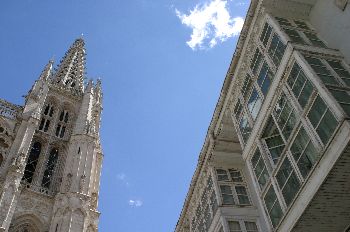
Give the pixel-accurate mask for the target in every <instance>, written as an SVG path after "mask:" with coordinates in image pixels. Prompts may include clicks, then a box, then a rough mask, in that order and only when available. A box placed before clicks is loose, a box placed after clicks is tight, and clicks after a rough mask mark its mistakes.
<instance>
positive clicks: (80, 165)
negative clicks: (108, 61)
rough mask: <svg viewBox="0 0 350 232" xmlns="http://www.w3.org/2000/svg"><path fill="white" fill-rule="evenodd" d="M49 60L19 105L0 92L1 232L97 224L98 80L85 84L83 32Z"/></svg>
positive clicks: (92, 229)
mask: <svg viewBox="0 0 350 232" xmlns="http://www.w3.org/2000/svg"><path fill="white" fill-rule="evenodd" d="M52 66H53V62H52V61H50V62H49V63H48V64H47V65H46V66H45V68H44V70H43V72H42V73H41V75H40V77H39V78H38V79H37V80H36V81H35V83H34V85H33V86H32V88H31V89H30V91H29V92H28V94H27V95H26V97H25V104H24V106H17V105H14V104H11V103H9V102H7V101H5V100H2V99H0V231H6V232H67V231H72V232H79V231H81V232H83V231H87V232H96V231H97V226H98V219H99V215H100V213H99V212H98V211H97V207H98V194H99V185H100V172H101V165H102V159H103V154H102V148H101V143H100V135H99V130H100V118H101V111H102V91H101V82H100V80H98V81H97V83H96V84H94V83H93V82H92V80H90V81H89V82H88V83H87V84H84V78H85V48H84V41H83V39H77V40H76V41H75V42H74V43H73V45H72V46H71V47H70V48H69V50H68V51H67V53H66V54H65V56H64V57H63V59H62V61H61V62H60V64H59V65H58V67H57V70H53V69H52Z"/></svg>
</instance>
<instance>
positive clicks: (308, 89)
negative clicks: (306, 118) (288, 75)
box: [298, 72, 314, 108]
mask: <svg viewBox="0 0 350 232" xmlns="http://www.w3.org/2000/svg"><path fill="white" fill-rule="evenodd" d="M300 75H304V73H303V72H300ZM313 91H314V87H313V86H312V84H311V83H310V81H308V80H306V82H305V85H304V88H303V90H302V92H301V94H300V96H299V98H298V102H299V104H300V105H301V106H302V107H303V108H304V107H305V105H306V103H307V102H308V101H309V98H310V96H311V94H312V92H313Z"/></svg>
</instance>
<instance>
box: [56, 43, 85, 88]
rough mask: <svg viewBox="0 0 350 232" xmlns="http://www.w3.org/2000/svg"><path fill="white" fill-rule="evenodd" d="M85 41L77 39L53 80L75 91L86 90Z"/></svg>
mask: <svg viewBox="0 0 350 232" xmlns="http://www.w3.org/2000/svg"><path fill="white" fill-rule="evenodd" d="M84 45H85V43H84V40H83V39H82V38H79V39H77V40H75V42H74V43H73V45H72V46H71V47H70V48H69V49H68V51H67V52H66V54H65V56H64V57H63V59H62V60H61V63H60V64H59V66H58V68H57V72H56V73H55V75H54V78H53V81H54V83H57V84H58V85H60V86H63V87H64V88H67V89H70V90H72V91H73V93H78V94H79V93H82V92H83V91H84V75H85V47H84Z"/></svg>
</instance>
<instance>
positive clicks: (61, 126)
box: [56, 110, 69, 138]
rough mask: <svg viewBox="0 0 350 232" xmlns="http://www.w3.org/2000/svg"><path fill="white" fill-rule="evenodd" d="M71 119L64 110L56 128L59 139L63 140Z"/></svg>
mask: <svg viewBox="0 0 350 232" xmlns="http://www.w3.org/2000/svg"><path fill="white" fill-rule="evenodd" d="M68 119H69V114H68V112H67V111H66V110H63V111H62V112H61V114H60V117H59V118H58V120H59V121H58V124H57V127H56V136H57V137H59V138H63V136H64V133H65V132H66V128H67V123H68Z"/></svg>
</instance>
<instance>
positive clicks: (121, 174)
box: [117, 173, 130, 187]
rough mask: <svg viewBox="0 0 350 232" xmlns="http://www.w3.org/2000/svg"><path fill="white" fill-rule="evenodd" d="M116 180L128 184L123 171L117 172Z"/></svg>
mask: <svg viewBox="0 0 350 232" xmlns="http://www.w3.org/2000/svg"><path fill="white" fill-rule="evenodd" d="M117 180H119V181H121V182H122V183H124V184H125V185H126V186H128V187H129V186H130V183H129V181H128V180H127V176H126V174H125V173H119V174H117Z"/></svg>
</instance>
